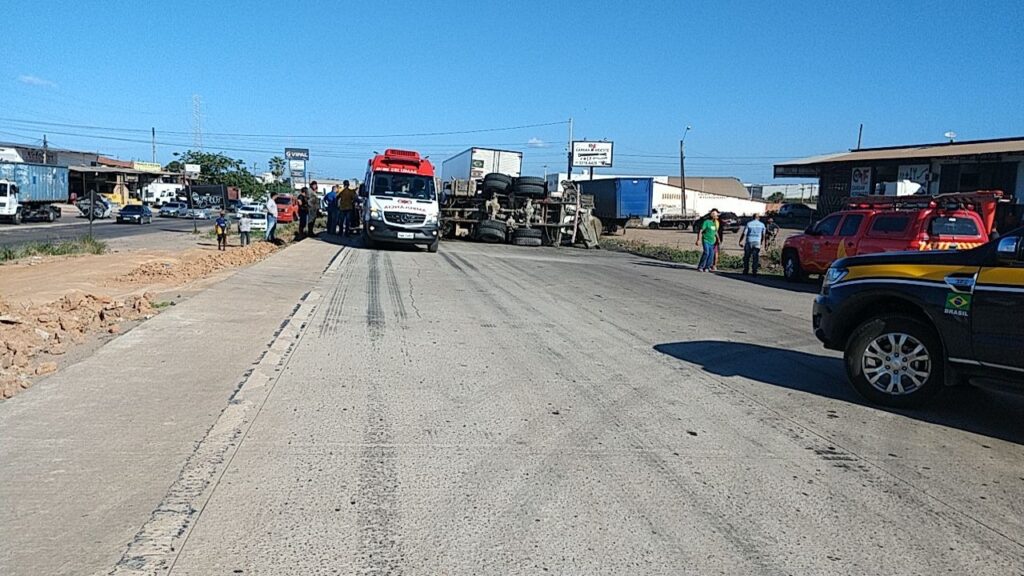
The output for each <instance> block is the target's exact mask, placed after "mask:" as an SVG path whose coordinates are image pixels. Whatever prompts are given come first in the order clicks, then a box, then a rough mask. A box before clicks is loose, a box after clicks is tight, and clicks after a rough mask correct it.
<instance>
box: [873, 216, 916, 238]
mask: <svg viewBox="0 0 1024 576" xmlns="http://www.w3.org/2000/svg"><path fill="white" fill-rule="evenodd" d="M909 224H910V217H909V216H899V215H893V216H879V217H878V218H875V221H874V222H872V223H871V232H872V233H878V234H896V233H899V232H903V231H904V230H906V229H907V226H908V225H909Z"/></svg>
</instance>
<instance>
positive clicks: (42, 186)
mask: <svg viewBox="0 0 1024 576" xmlns="http://www.w3.org/2000/svg"><path fill="white" fill-rule="evenodd" d="M67 201H68V169H67V167H66V166H52V165H48V164H32V163H29V162H0V219H3V220H5V221H8V222H12V223H14V224H21V223H22V222H23V221H26V220H46V221H48V222H53V221H54V220H56V219H57V218H60V209H59V208H57V207H56V206H53V204H54V203H57V202H67Z"/></svg>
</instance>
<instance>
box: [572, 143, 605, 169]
mask: <svg viewBox="0 0 1024 576" xmlns="http://www.w3.org/2000/svg"><path fill="white" fill-rule="evenodd" d="M572 165H573V167H575V168H579V167H584V168H611V165H612V143H611V142H584V141H576V142H573V143H572Z"/></svg>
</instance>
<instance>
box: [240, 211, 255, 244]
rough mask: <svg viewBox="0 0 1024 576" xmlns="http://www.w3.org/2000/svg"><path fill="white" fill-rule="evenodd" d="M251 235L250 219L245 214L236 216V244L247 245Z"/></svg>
mask: <svg viewBox="0 0 1024 576" xmlns="http://www.w3.org/2000/svg"><path fill="white" fill-rule="evenodd" d="M251 233H252V219H251V218H249V214H248V213H247V212H242V213H241V214H240V215H239V216H238V243H239V245H241V246H248V245H249V235H250V234H251Z"/></svg>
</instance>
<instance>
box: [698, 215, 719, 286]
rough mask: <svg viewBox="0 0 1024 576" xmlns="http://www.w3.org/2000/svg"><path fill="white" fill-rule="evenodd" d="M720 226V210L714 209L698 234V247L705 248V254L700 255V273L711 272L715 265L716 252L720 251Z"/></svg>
mask: <svg viewBox="0 0 1024 576" xmlns="http://www.w3.org/2000/svg"><path fill="white" fill-rule="evenodd" d="M718 226H719V223H718V209H717V208H712V209H711V212H710V213H709V214H708V217H707V218H706V219H705V220H704V222H702V223H701V225H700V231H699V232H698V233H697V246H702V247H703V248H704V253H703V254H701V255H700V262H699V263H698V264H697V270H698V271H700V272H710V271H711V269H712V267H714V265H715V252H716V251H717V250H718Z"/></svg>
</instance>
